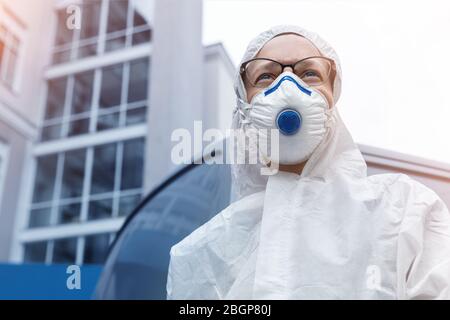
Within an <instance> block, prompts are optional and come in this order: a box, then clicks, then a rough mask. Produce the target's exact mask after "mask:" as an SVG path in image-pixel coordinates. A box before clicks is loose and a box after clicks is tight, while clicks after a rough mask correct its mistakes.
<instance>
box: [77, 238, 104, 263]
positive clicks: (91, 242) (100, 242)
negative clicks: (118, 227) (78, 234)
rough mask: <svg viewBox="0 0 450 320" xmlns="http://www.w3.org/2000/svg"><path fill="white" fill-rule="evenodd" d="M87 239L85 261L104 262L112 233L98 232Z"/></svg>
mask: <svg viewBox="0 0 450 320" xmlns="http://www.w3.org/2000/svg"><path fill="white" fill-rule="evenodd" d="M85 239H86V240H85V246H84V259H83V262H84V263H97V264H103V262H105V260H106V255H107V254H108V247H109V240H110V234H109V233H104V234H96V235H92V236H88V237H86V238H85Z"/></svg>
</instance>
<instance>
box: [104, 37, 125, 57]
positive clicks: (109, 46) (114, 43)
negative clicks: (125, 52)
mask: <svg viewBox="0 0 450 320" xmlns="http://www.w3.org/2000/svg"><path fill="white" fill-rule="evenodd" d="M125 34H126V32H119V33H118V34H112V35H111V36H108V37H107V40H106V45H105V50H106V51H107V52H110V51H114V50H118V49H122V48H123V47H125V43H126V39H127V38H126V35H125Z"/></svg>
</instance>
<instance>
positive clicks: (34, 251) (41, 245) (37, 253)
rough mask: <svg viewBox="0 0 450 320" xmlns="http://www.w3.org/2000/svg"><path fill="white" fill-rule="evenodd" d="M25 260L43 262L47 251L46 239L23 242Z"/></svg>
mask: <svg viewBox="0 0 450 320" xmlns="http://www.w3.org/2000/svg"><path fill="white" fill-rule="evenodd" d="M24 247H25V254H24V260H25V262H38V263H44V262H45V256H46V253H47V241H39V242H30V243H27V244H25V246H24Z"/></svg>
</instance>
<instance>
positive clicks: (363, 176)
mask: <svg viewBox="0 0 450 320" xmlns="http://www.w3.org/2000/svg"><path fill="white" fill-rule="evenodd" d="M340 88H341V69H340V64H339V60H338V57H337V55H336V53H335V51H334V50H333V49H332V48H331V47H330V46H329V45H328V44H327V43H326V42H325V41H324V40H322V39H321V38H320V37H319V36H317V35H316V34H314V33H311V32H309V31H306V30H304V29H302V28H299V27H296V26H277V27H274V28H272V29H270V30H268V31H266V32H263V33H261V34H260V35H259V36H258V37H256V38H255V39H254V40H253V41H252V42H251V43H250V44H249V46H248V48H247V51H246V53H245V55H244V57H243V59H242V64H241V66H240V70H239V72H238V75H237V78H236V84H235V89H236V94H237V101H238V107H237V109H236V111H235V113H234V119H233V121H234V127H235V128H243V129H244V130H248V129H250V128H254V129H271V128H276V129H277V130H279V132H280V137H279V154H278V157H277V158H276V159H278V162H279V169H280V171H279V172H278V173H276V174H274V175H269V176H267V175H261V173H260V170H259V169H260V166H257V165H249V164H246V165H245V164H244V165H234V166H233V194H234V199H235V202H233V203H232V204H231V205H230V206H229V207H228V208H226V209H225V210H223V211H222V212H220V213H219V214H218V215H216V216H215V217H214V218H213V219H211V220H210V221H209V222H207V223H206V224H204V225H203V226H201V227H200V228H198V229H197V230H195V231H194V232H193V233H192V234H191V235H189V236H188V237H186V238H185V239H183V240H182V241H181V242H180V243H178V244H177V245H175V246H174V247H173V248H172V250H171V262H170V267H169V277H168V283H167V291H168V298H171V299H411V298H417V299H431V298H450V289H449V284H450V215H449V212H448V209H447V208H446V206H445V204H444V203H443V202H442V200H441V199H439V197H438V196H437V195H436V194H435V193H434V192H433V191H431V190H430V189H428V188H426V187H425V186H423V185H421V184H420V183H418V182H416V181H413V180H412V179H410V178H409V177H408V176H406V175H403V174H383V175H374V176H369V177H368V176H367V173H366V164H365V162H364V159H363V157H362V155H361V152H360V151H359V150H358V148H357V146H356V145H355V143H354V142H353V140H352V138H351V136H350V134H349V132H348V131H347V129H346V128H345V125H344V124H343V122H342V120H341V118H340V116H339V113H338V109H337V107H336V105H335V104H336V102H337V101H338V99H339V95H340ZM265 156H267V158H268V159H269V161H268V162H267V163H269V165H271V162H273V159H274V158H270V155H269V154H265Z"/></svg>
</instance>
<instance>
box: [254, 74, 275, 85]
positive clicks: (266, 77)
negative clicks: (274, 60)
mask: <svg viewBox="0 0 450 320" xmlns="http://www.w3.org/2000/svg"><path fill="white" fill-rule="evenodd" d="M274 79H275V78H274V77H273V75H271V74H270V73H263V74H262V75H260V76H259V77H258V78H257V79H256V83H258V82H266V81H270V80H274Z"/></svg>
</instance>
